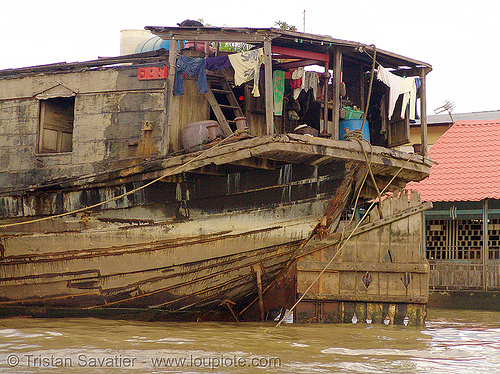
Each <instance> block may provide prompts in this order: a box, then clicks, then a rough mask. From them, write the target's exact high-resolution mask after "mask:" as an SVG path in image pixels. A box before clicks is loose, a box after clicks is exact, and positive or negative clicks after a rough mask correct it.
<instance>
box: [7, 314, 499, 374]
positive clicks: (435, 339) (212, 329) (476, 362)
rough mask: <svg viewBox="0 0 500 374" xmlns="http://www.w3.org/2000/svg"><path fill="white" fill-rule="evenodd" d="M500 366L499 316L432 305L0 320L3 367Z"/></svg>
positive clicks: (435, 369)
mask: <svg viewBox="0 0 500 374" xmlns="http://www.w3.org/2000/svg"><path fill="white" fill-rule="evenodd" d="M55 368H56V369H60V371H59V372H64V373H66V372H68V373H156V372H158V373H159V372H164V371H166V370H167V369H168V370H169V371H174V372H188V373H189V372H191V373H194V372H212V373H254V372H255V373H262V372H263V370H264V369H265V370H266V371H270V372H272V373H298V372H302V373H331V372H335V373H429V372H432V373H464V372H467V373H484V372H490V373H494V372H500V313H498V312H479V311H446V310H431V311H430V313H429V318H428V321H427V324H426V326H425V327H424V328H417V327H404V326H386V325H382V324H370V325H368V324H363V323H357V324H344V325H284V326H282V327H279V328H276V327H274V325H273V324H233V323H225V324H221V323H203V322H202V323H184V324H179V323H164V322H157V323H145V322H131V321H109V320H97V319H90V318H89V319H22V318H14V319H4V320H0V372H2V373H51V372H53V371H54V369H55Z"/></svg>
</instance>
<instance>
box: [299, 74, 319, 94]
mask: <svg viewBox="0 0 500 374" xmlns="http://www.w3.org/2000/svg"><path fill="white" fill-rule="evenodd" d="M318 84H319V77H318V73H317V72H315V71H306V72H305V73H304V78H302V89H303V90H304V91H306V92H307V91H309V90H311V89H312V94H313V97H314V100H316V97H317V96H318Z"/></svg>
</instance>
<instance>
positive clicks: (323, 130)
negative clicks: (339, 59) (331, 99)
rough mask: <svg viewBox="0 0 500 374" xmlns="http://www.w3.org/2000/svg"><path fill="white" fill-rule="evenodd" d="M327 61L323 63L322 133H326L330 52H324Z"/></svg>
mask: <svg viewBox="0 0 500 374" xmlns="http://www.w3.org/2000/svg"><path fill="white" fill-rule="evenodd" d="M326 56H327V60H326V61H325V77H324V79H325V98H324V106H325V107H324V108H323V109H324V111H323V127H322V129H321V131H322V132H328V81H329V80H330V79H329V75H330V74H329V72H328V70H329V63H330V52H329V51H327V52H326Z"/></svg>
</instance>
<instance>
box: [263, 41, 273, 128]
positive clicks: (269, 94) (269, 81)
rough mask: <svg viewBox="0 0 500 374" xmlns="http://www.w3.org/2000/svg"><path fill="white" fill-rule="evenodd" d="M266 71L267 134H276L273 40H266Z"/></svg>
mask: <svg viewBox="0 0 500 374" xmlns="http://www.w3.org/2000/svg"><path fill="white" fill-rule="evenodd" d="M264 64H265V66H264V72H265V77H264V78H265V82H264V83H265V87H266V89H265V93H266V97H265V99H266V134H267V135H271V134H274V110H273V105H274V104H273V103H274V97H273V66H272V58H271V42H270V41H269V40H266V41H264Z"/></svg>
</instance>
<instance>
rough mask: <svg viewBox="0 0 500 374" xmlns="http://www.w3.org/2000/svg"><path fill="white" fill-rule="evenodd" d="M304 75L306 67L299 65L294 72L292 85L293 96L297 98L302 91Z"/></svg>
mask: <svg viewBox="0 0 500 374" xmlns="http://www.w3.org/2000/svg"><path fill="white" fill-rule="evenodd" d="M303 77H304V68H303V67H299V68H297V69H295V70H294V71H293V73H292V81H291V83H290V84H291V86H292V88H293V98H294V99H295V100H297V98H298V97H299V95H300V91H302V78H303Z"/></svg>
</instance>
